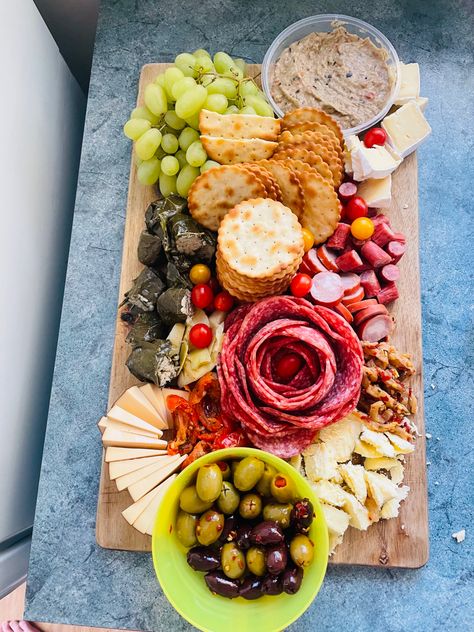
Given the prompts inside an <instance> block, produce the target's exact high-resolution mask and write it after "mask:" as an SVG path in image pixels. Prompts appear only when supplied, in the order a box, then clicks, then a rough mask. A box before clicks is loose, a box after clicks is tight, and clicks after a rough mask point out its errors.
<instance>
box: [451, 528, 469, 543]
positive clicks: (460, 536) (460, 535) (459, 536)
mask: <svg viewBox="0 0 474 632" xmlns="http://www.w3.org/2000/svg"><path fill="white" fill-rule="evenodd" d="M451 537H452V538H454V539H455V540H456V542H457V543H458V544H461V542H464V540H465V539H466V530H465V529H461V531H456V533H453V534H452V535H451Z"/></svg>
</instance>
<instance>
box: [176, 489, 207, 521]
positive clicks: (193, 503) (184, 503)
mask: <svg viewBox="0 0 474 632" xmlns="http://www.w3.org/2000/svg"><path fill="white" fill-rule="evenodd" d="M179 506H180V507H181V509H182V510H183V511H186V513H190V514H193V513H194V514H198V513H202V512H203V511H207V510H208V509H210V508H211V507H212V503H209V502H204V501H203V500H201V499H200V498H199V496H198V494H197V491H196V487H195V486H194V485H191V487H186V489H183V491H182V492H181V496H180V497H179Z"/></svg>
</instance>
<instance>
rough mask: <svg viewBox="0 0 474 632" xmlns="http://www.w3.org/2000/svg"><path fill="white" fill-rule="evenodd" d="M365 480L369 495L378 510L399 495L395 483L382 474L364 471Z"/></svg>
mask: <svg viewBox="0 0 474 632" xmlns="http://www.w3.org/2000/svg"><path fill="white" fill-rule="evenodd" d="M365 480H366V481H367V488H368V492H369V495H370V496H371V498H373V499H374V501H375V502H376V503H377V506H378V507H379V508H382V507H383V505H384V504H385V503H386V502H387V501H388V500H391V499H392V498H397V497H398V495H399V492H398V487H397V486H396V485H395V483H393V482H392V481H391V480H390V479H389V478H387V477H386V476H384V475H383V474H378V473H377V472H367V471H365Z"/></svg>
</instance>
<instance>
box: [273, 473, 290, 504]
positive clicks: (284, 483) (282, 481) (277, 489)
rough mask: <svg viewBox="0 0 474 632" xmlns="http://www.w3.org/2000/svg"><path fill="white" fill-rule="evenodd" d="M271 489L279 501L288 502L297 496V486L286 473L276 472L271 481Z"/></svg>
mask: <svg viewBox="0 0 474 632" xmlns="http://www.w3.org/2000/svg"><path fill="white" fill-rule="evenodd" d="M270 491H271V494H272V496H273V498H275V500H278V502H279V503H288V502H290V501H291V500H293V499H294V497H295V496H296V487H295V484H294V483H293V481H292V480H291V478H290V477H289V476H287V475H286V474H281V473H280V472H279V473H278V474H275V476H274V477H273V478H272V482H271V483H270Z"/></svg>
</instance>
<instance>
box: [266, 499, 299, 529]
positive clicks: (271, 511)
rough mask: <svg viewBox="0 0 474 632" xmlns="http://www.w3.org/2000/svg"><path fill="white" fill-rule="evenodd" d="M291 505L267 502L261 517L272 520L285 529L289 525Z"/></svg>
mask: <svg viewBox="0 0 474 632" xmlns="http://www.w3.org/2000/svg"><path fill="white" fill-rule="evenodd" d="M292 509H293V505H292V504H291V503H287V504H286V505H283V504H281V503H268V505H265V507H264V508H263V517H264V518H265V520H273V521H274V522H276V523H277V525H279V526H280V527H281V528H282V529H287V528H288V527H289V526H290V517H291V510H292Z"/></svg>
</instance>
